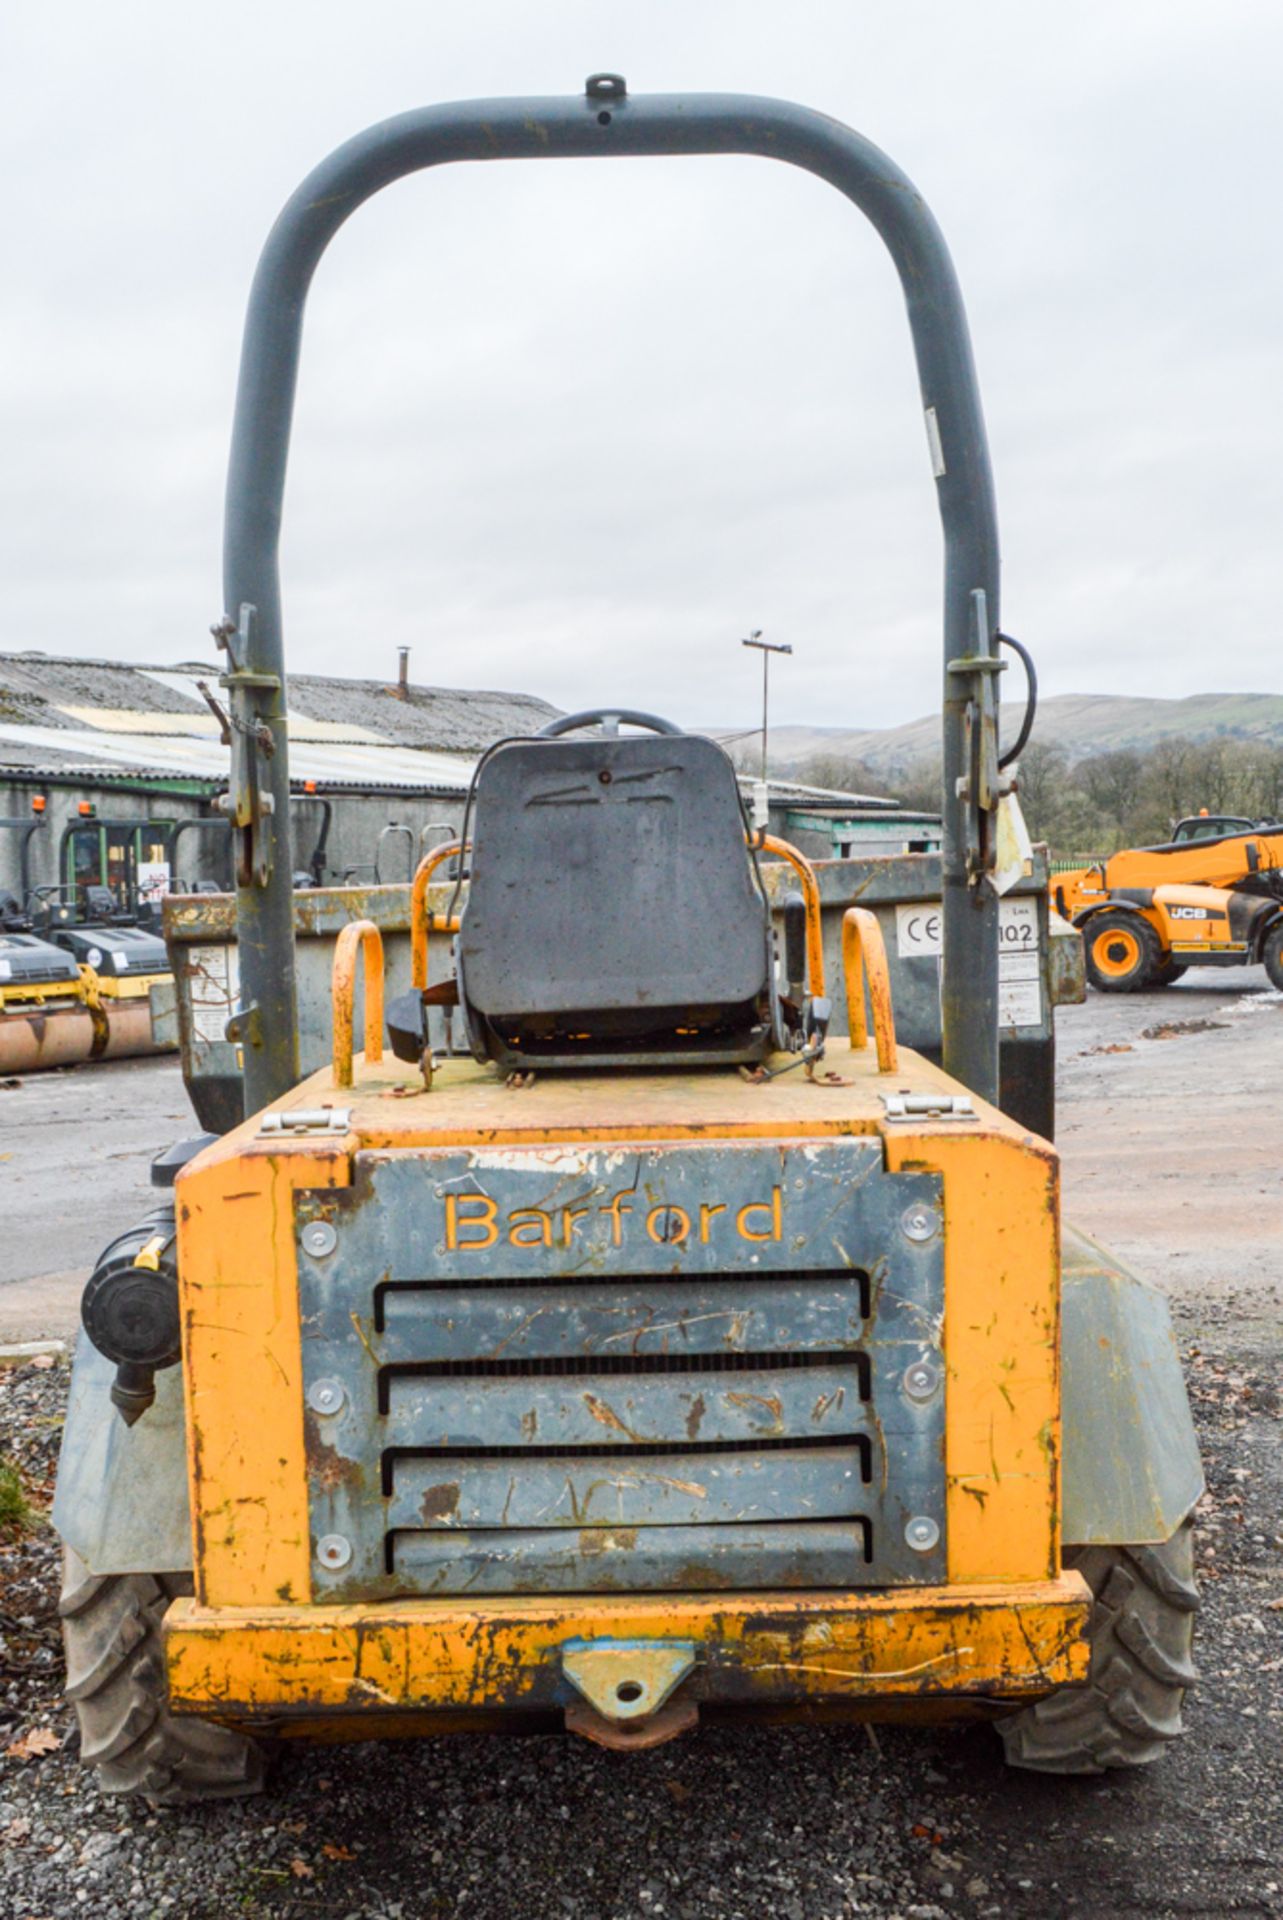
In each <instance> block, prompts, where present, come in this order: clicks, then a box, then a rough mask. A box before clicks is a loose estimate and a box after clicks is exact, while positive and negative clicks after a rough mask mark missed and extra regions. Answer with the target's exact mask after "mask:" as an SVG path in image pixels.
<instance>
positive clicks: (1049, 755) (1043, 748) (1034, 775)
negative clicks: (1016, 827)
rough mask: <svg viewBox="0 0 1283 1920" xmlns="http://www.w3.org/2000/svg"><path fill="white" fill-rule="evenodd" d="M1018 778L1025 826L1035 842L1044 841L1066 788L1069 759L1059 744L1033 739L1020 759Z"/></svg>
mask: <svg viewBox="0 0 1283 1920" xmlns="http://www.w3.org/2000/svg"><path fill="white" fill-rule="evenodd" d="M1017 778H1018V782H1019V785H1018V788H1017V791H1018V793H1019V795H1020V811H1021V812H1022V813H1023V814H1024V816H1025V824H1026V825H1027V826H1028V828H1029V831H1030V833H1031V834H1032V836H1033V838H1034V839H1035V840H1045V839H1047V838H1048V836H1049V835H1050V833H1051V823H1052V821H1053V819H1054V818H1055V816H1056V810H1057V807H1058V805H1059V803H1060V800H1061V797H1062V795H1063V794H1064V791H1065V788H1066V786H1067V785H1068V784H1069V755H1068V754H1067V753H1066V752H1065V749H1064V748H1063V747H1062V746H1061V745H1060V744H1059V742H1058V741H1055V740H1039V739H1037V738H1036V737H1035V738H1034V739H1032V740H1031V741H1030V742H1029V745H1028V746H1027V747H1026V748H1025V750H1024V752H1023V753H1022V754H1021V756H1020V762H1019V774H1018V776H1017Z"/></svg>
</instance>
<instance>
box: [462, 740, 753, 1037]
mask: <svg viewBox="0 0 1283 1920" xmlns="http://www.w3.org/2000/svg"><path fill="white" fill-rule="evenodd" d="M472 840H473V855H472V879H471V886H470V890H469V895H468V901H467V906H466V908H465V911H464V914H463V919H462V925H461V929H460V935H459V961H460V977H461V980H462V981H463V982H464V983H465V990H466V995H467V999H468V1002H469V1004H470V1005H471V1006H473V1007H475V1008H477V1009H478V1010H479V1011H480V1012H482V1013H483V1014H485V1015H486V1016H487V1017H488V1018H495V1017H500V1016H508V1015H516V1016H522V1015H547V1014H558V1013H564V1012H584V1013H589V1014H591V1013H602V1012H610V1011H614V1010H626V1011H630V1012H639V1011H642V1010H644V1009H647V1008H652V1009H655V1010H657V1011H658V1010H661V1009H680V1008H683V1007H692V1008H703V1009H708V1008H728V1009H729V1008H732V1007H743V1006H744V1005H745V1004H746V1003H750V1002H753V1001H755V1000H756V999H758V998H759V996H761V995H762V994H763V993H764V992H766V991H767V986H768V965H769V963H768V957H767V956H768V946H767V932H768V916H767V909H766V905H765V902H764V900H763V898H762V896H761V893H760V892H759V890H758V888H757V886H756V885H755V882H754V876H753V873H752V870H751V866H750V862H749V858H748V855H747V853H746V850H745V844H744V820H743V814H742V811H741V808H740V800H739V792H738V787H737V783H736V779H735V772H734V769H733V768H732V766H731V763H730V761H729V760H728V759H727V757H726V754H725V753H724V752H723V750H722V749H721V748H720V747H719V746H717V745H715V743H714V742H713V741H711V740H705V739H701V738H700V737H699V736H698V735H694V734H675V735H654V736H651V735H638V736H633V735H623V736H615V737H607V738H602V739H596V738H591V737H589V738H560V739H549V740H537V739H536V740H523V741H517V742H514V743H512V744H511V745H507V746H503V747H500V748H499V749H498V750H497V751H496V752H495V753H494V754H493V755H492V756H491V758H490V759H489V760H487V761H486V763H485V765H484V766H483V767H482V769H481V772H480V774H479V776H478V779H477V788H476V795H475V800H474V824H473V834H472Z"/></svg>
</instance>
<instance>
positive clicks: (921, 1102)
mask: <svg viewBox="0 0 1283 1920" xmlns="http://www.w3.org/2000/svg"><path fill="white" fill-rule="evenodd" d="M879 1097H880V1099H881V1101H882V1103H883V1105H884V1106H885V1108H886V1110H887V1119H888V1120H977V1119H979V1117H980V1116H979V1115H978V1114H977V1112H976V1109H975V1106H974V1104H973V1103H972V1099H971V1095H970V1094H969V1093H884V1094H881V1095H880V1096H879Z"/></svg>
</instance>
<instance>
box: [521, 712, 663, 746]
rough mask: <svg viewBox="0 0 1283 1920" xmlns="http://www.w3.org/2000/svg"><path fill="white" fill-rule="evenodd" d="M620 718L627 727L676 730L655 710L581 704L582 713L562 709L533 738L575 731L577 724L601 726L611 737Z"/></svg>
mask: <svg viewBox="0 0 1283 1920" xmlns="http://www.w3.org/2000/svg"><path fill="white" fill-rule="evenodd" d="M624 721H627V722H628V725H629V726H630V727H645V728H646V730H647V732H648V733H680V732H681V731H682V729H681V728H680V727H675V726H674V725H673V723H672V721H671V720H661V719H660V717H659V715H658V714H657V713H639V712H638V711H637V709H636V708H635V707H585V708H584V710H583V712H582V713H563V714H562V716H561V718H560V720H550V721H549V722H548V724H547V726H546V727H540V729H539V731H538V733H537V734H536V735H535V739H536V740H556V739H557V738H558V737H559V736H560V735H561V734H563V733H578V731H579V729H580V727H598V726H599V727H601V728H602V729H603V730H604V732H605V733H606V734H607V735H608V736H609V737H610V738H612V739H613V738H614V737H615V736H616V735H617V734H618V732H619V729H620V726H621V725H622V724H623V722H624Z"/></svg>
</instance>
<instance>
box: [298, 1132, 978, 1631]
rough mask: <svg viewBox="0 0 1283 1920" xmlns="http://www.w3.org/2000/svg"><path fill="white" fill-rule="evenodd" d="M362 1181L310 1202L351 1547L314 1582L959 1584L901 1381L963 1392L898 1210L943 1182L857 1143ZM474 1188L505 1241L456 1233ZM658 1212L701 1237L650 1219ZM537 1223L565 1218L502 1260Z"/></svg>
mask: <svg viewBox="0 0 1283 1920" xmlns="http://www.w3.org/2000/svg"><path fill="white" fill-rule="evenodd" d="M621 1161H622V1164H621ZM621 1185H623V1186H624V1187H625V1189H626V1191H627V1192H629V1193H630V1194H632V1195H633V1196H634V1207H633V1209H632V1217H631V1220H625V1218H624V1216H625V1215H627V1214H628V1213H629V1209H628V1208H620V1209H618V1210H615V1209H612V1207H611V1205H610V1204H609V1203H610V1201H611V1198H612V1196H614V1195H616V1194H617V1193H618V1191H619V1189H620V1187H621ZM353 1186H354V1191H355V1198H354V1201H353V1204H351V1205H350V1206H345V1207H341V1208H338V1209H337V1210H335V1209H334V1208H333V1207H332V1206H331V1205H330V1202H329V1198H328V1196H327V1197H326V1198H325V1199H321V1198H320V1197H318V1198H317V1199H316V1200H315V1201H311V1200H309V1199H308V1198H307V1197H304V1198H303V1199H302V1200H301V1203H300V1209H299V1234H300V1239H299V1292H300V1309H301V1315H302V1336H303V1367H304V1392H305V1400H306V1417H307V1422H308V1439H309V1523H310V1531H311V1536H312V1540H313V1545H314V1548H315V1546H316V1543H318V1542H320V1541H321V1540H322V1539H323V1538H324V1537H325V1536H326V1535H337V1536H339V1537H340V1538H342V1539H343V1540H344V1541H346V1542H348V1543H349V1544H350V1546H351V1549H352V1552H351V1557H350V1559H349V1560H348V1561H347V1562H346V1563H345V1564H344V1566H343V1567H341V1568H330V1567H328V1566H327V1565H324V1564H322V1562H321V1560H320V1556H319V1553H318V1554H315V1556H314V1561H313V1584H314V1587H315V1589H316V1591H317V1594H318V1596H322V1595H323V1596H325V1597H327V1598H332V1599H334V1600H339V1601H341V1600H348V1599H351V1600H354V1601H355V1600H360V1599H363V1598H368V1597H372V1596H378V1597H382V1598H387V1599H394V1598H397V1597H399V1596H411V1595H415V1594H421V1595H434V1594H441V1595H448V1594H470V1593H475V1594H478V1595H484V1594H493V1595H499V1594H504V1593H511V1594H527V1595H533V1594H540V1593H546V1594H571V1593H613V1592H628V1591H632V1592H637V1593H645V1592H673V1591H684V1590H691V1591H694V1590H702V1591H708V1592H713V1591H726V1590H731V1589H735V1588H737V1587H738V1588H770V1587H775V1588H793V1589H798V1588H804V1587H835V1588H843V1587H849V1586H851V1585H852V1584H853V1583H854V1584H860V1585H864V1586H890V1585H894V1584H897V1583H900V1582H912V1583H928V1582H931V1581H938V1580H940V1579H942V1578H944V1576H945V1569H946V1564H947V1562H946V1551H947V1543H946V1541H945V1538H944V1520H945V1503H944V1419H943V1409H944V1393H943V1390H941V1391H940V1392H939V1393H938V1394H936V1395H934V1396H931V1397H929V1398H928V1399H927V1400H926V1401H922V1400H918V1399H915V1398H914V1397H913V1395H912V1393H910V1392H909V1391H908V1390H907V1388H906V1372H907V1370H908V1369H909V1368H910V1367H912V1366H913V1364H914V1363H915V1362H918V1361H921V1360H926V1359H928V1358H930V1359H931V1361H932V1369H933V1372H934V1375H935V1377H937V1378H943V1366H942V1364H941V1362H942V1355H941V1349H940V1342H941V1330H942V1326H943V1313H944V1283H943V1268H944V1260H943V1240H942V1238H941V1237H940V1236H939V1235H936V1236H934V1237H933V1238H932V1239H930V1240H928V1241H926V1242H914V1241H910V1240H909V1238H908V1236H907V1235H906V1234H905V1232H904V1231H903V1224H902V1223H903V1220H904V1218H905V1215H906V1210H907V1209H908V1208H909V1207H910V1206H914V1205H921V1206H931V1207H933V1208H936V1209H938V1208H939V1204H940V1198H941V1193H940V1181H939V1179H938V1177H937V1176H936V1175H934V1174H922V1173H917V1172H911V1173H904V1174H900V1173H896V1174H888V1173H887V1172H886V1170H885V1167H884V1165H883V1162H882V1155H881V1149H880V1147H879V1146H878V1144H877V1143H876V1142H875V1141H872V1140H864V1139H859V1140H848V1141H842V1142H827V1143H823V1144H817V1143H814V1142H811V1143H805V1144H804V1143H796V1144H793V1143H790V1144H787V1145H785V1146H782V1147H772V1148H769V1149H768V1148H766V1147H764V1146H763V1145H761V1144H760V1143H758V1144H753V1145H744V1144H738V1145H727V1146H725V1147H721V1148H718V1147H713V1146H698V1147H689V1148H687V1147H680V1146H676V1145H669V1146H662V1147H654V1148H651V1147H649V1146H648V1147H643V1148H639V1149H637V1150H632V1149H630V1150H629V1151H628V1152H627V1154H626V1155H623V1156H621V1155H619V1154H618V1153H616V1152H614V1151H613V1150H603V1151H602V1153H601V1155H600V1157H599V1159H598V1158H595V1157H593V1155H587V1154H578V1155H574V1154H571V1153H569V1152H564V1153H563V1152H562V1151H561V1150H560V1149H556V1150H554V1149H547V1150H534V1149H532V1150H530V1151H529V1152H526V1151H525V1150H522V1151H520V1152H509V1151H508V1150H507V1149H504V1150H503V1151H502V1152H500V1151H495V1152H494V1153H490V1154H479V1155H473V1154H470V1153H468V1152H467V1151H465V1150H462V1149H460V1150H455V1149H449V1150H442V1151H439V1152H428V1153H423V1152H420V1151H418V1150H407V1151H404V1152H400V1151H398V1152H388V1153H383V1152H374V1153H371V1154H369V1155H358V1157H357V1166H356V1167H355V1168H354V1174H353ZM452 1191H455V1192H462V1193H470V1194H473V1195H480V1196H481V1197H482V1198H483V1200H484V1201H485V1203H486V1205H487V1206H488V1207H492V1208H493V1209H494V1210H495V1211H494V1212H493V1213H487V1214H486V1215H485V1222H486V1225H487V1227H489V1226H490V1225H497V1228H498V1231H497V1234H496V1236H495V1238H494V1239H493V1241H489V1240H487V1241H484V1242H483V1241H481V1240H480V1238H479V1237H476V1236H474V1238H473V1239H472V1240H471V1242H468V1243H464V1244H460V1245H458V1246H455V1245H453V1243H452V1242H451V1241H450V1230H451V1229H450V1224H449V1218H450V1217H449V1216H448V1214H447V1209H446V1205H445V1202H446V1199H447V1197H448V1196H449V1194H450V1193H451V1192H452ZM594 1198H595V1199H596V1202H597V1204H596V1205H595V1206H594V1205H593V1204H592V1202H593V1200H594ZM714 1203H716V1206H714ZM664 1207H668V1208H670V1209H674V1210H676V1211H677V1212H679V1213H680V1214H682V1215H683V1216H684V1217H685V1218H686V1219H687V1220H688V1221H691V1222H693V1223H695V1230H694V1233H693V1235H692V1236H691V1238H690V1239H689V1240H688V1242H687V1243H686V1244H684V1245H680V1246H675V1245H673V1244H668V1243H662V1244H661V1243H659V1242H655V1241H653V1239H652V1237H651V1236H650V1235H649V1234H648V1230H647V1222H648V1220H650V1219H651V1217H652V1216H653V1215H654V1214H655V1213H656V1212H657V1211H659V1210H661V1209H662V1208H664ZM585 1208H587V1209H588V1210H587V1212H585V1211H584V1209H585ZM572 1214H573V1215H574V1218H575V1220H576V1221H577V1222H578V1224H577V1225H574V1226H572V1225H565V1226H564V1228H563V1226H562V1225H561V1224H557V1223H563V1222H566V1221H568V1219H569V1216H570V1215H572ZM318 1215H320V1216H321V1217H324V1218H325V1219H327V1220H328V1221H330V1222H331V1223H332V1224H333V1226H334V1228H335V1232H336V1235H337V1244H336V1245H334V1246H333V1247H332V1248H331V1249H330V1251H329V1252H328V1253H327V1254H325V1255H323V1256H319V1257H318V1256H313V1255H311V1254H310V1253H309V1251H308V1248H307V1247H306V1245H304V1244H303V1228H304V1226H305V1224H306V1222H307V1221H308V1220H309V1219H312V1218H316V1217H318ZM705 1215H707V1217H708V1221H709V1226H708V1236H707V1237H706V1238H703V1239H701V1238H700V1237H699V1236H700V1233H701V1223H702V1222H703V1221H704V1219H705ZM531 1220H537V1221H542V1222H552V1223H554V1224H553V1225H550V1226H546V1227H545V1229H544V1232H543V1237H542V1238H539V1237H538V1236H536V1237H535V1241H534V1244H533V1245H532V1244H531V1242H530V1240H529V1239H527V1240H526V1241H525V1243H524V1245H523V1244H520V1243H518V1242H516V1241H513V1242H511V1243H510V1241H509V1239H508V1233H509V1227H508V1225H507V1224H506V1223H509V1222H520V1223H522V1224H523V1225H524V1224H527V1223H529V1222H530V1221H531ZM513 1230H514V1231H515V1229H513ZM567 1234H569V1235H572V1238H573V1243H572V1244H571V1245H570V1246H567V1245H565V1244H564V1238H565V1235H567ZM794 1263H796V1264H794ZM563 1264H564V1265H566V1266H571V1265H573V1268H574V1271H573V1272H563V1271H561V1270H560V1269H561V1268H562V1266H563ZM928 1377H930V1375H929V1376H928ZM335 1389H338V1392H337V1393H336V1391H335ZM920 1516H924V1517H926V1518H928V1519H930V1520H931V1521H933V1522H934V1523H935V1526H936V1528H937V1529H938V1540H937V1542H936V1544H934V1545H933V1546H932V1547H931V1548H930V1549H928V1550H926V1551H924V1552H921V1553H919V1552H917V1551H915V1550H914V1549H913V1548H912V1544H911V1542H912V1537H913V1536H912V1534H906V1527H907V1525H908V1523H909V1521H910V1520H911V1519H914V1518H917V1517H920Z"/></svg>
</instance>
